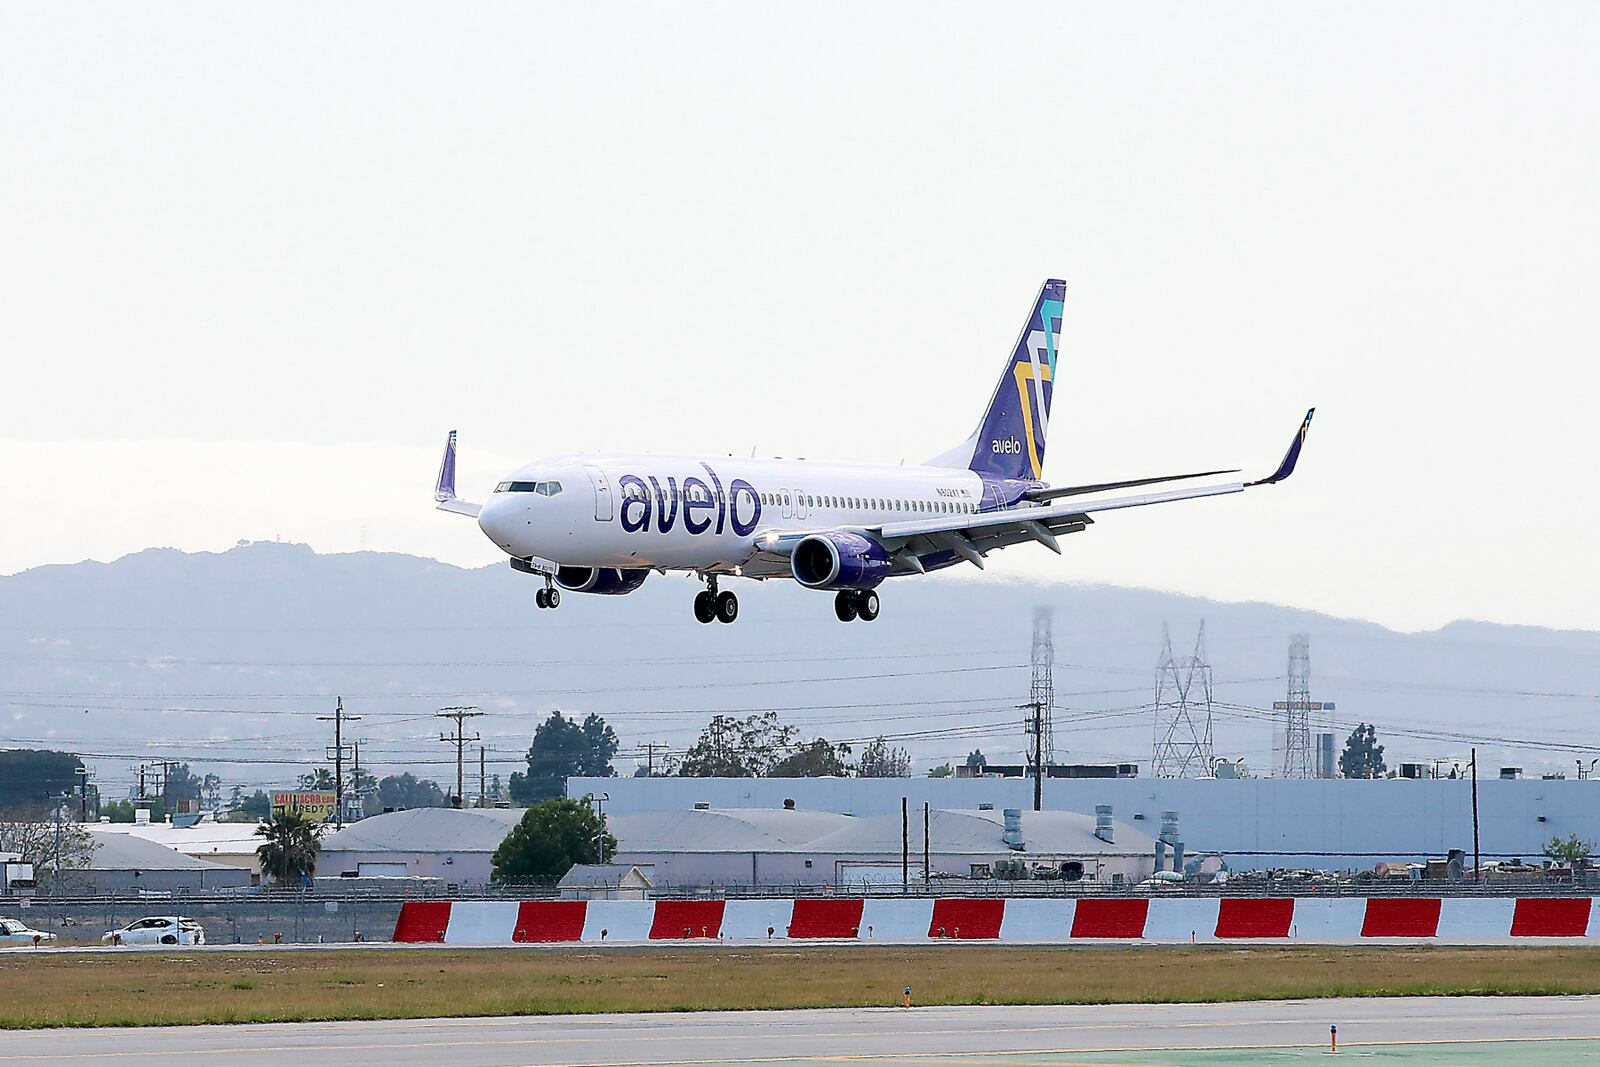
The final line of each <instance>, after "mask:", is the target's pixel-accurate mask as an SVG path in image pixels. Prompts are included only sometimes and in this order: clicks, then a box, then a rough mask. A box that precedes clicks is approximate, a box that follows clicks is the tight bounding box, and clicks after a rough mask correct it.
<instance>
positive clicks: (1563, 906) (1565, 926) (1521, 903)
mask: <svg viewBox="0 0 1600 1067" xmlns="http://www.w3.org/2000/svg"><path fill="white" fill-rule="evenodd" d="M1588 932H1589V898H1588V897H1519V898H1517V910H1516V911H1514V912H1512V913H1511V936H1512V937H1582V936H1583V935H1584V934H1586V933H1588Z"/></svg>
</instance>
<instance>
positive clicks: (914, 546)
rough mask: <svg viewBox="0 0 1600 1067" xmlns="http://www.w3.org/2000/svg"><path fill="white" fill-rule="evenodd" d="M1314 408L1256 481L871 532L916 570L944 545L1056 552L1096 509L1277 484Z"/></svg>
mask: <svg viewBox="0 0 1600 1067" xmlns="http://www.w3.org/2000/svg"><path fill="white" fill-rule="evenodd" d="M1315 413H1316V409H1315V408H1312V409H1311V410H1310V411H1308V412H1306V417H1305V419H1304V420H1303V421H1302V422H1301V423H1300V429H1299V430H1297V431H1296V432H1295V436H1294V439H1293V440H1292V441H1291V442H1290V444H1289V450H1288V451H1287V452H1285V453H1284V456H1283V459H1282V461H1281V462H1279V464H1278V467H1277V469H1276V470H1275V471H1273V472H1272V473H1271V474H1270V475H1268V476H1267V477H1265V478H1257V479H1256V480H1254V481H1249V482H1223V483H1220V484H1217V485H1199V486H1192V487H1189V488H1186V489H1168V490H1164V491H1162V492H1158V493H1141V494H1139V495H1137V496H1121V497H1108V498H1105V499H1101V500H1086V501H1081V502H1080V501H1074V502H1073V503H1070V504H1044V505H1034V504H1028V505H1023V506H1021V507H1013V508H1007V509H1005V510H1004V511H988V512H980V513H978V514H975V515H960V516H949V517H946V516H941V517H940V518H937V519H919V520H916V521H913V522H892V523H885V524H884V525H882V526H873V527H868V528H867V529H866V532H867V533H868V534H869V535H870V536H872V537H874V538H876V539H877V540H878V541H879V543H881V544H882V545H883V547H884V548H886V549H888V550H889V552H891V553H892V554H894V555H895V556H896V557H897V559H898V561H899V562H901V563H902V564H904V565H905V566H907V567H909V568H910V569H912V570H921V569H922V562H921V558H920V557H922V556H925V555H928V554H930V553H933V552H939V551H952V552H954V553H955V554H956V555H958V556H960V557H961V558H963V559H965V560H967V561H968V562H970V563H972V564H973V565H975V566H977V567H980V568H981V567H982V566H983V556H984V554H985V553H986V552H989V551H991V550H993V549H996V548H1005V547H1007V546H1008V545H1014V544H1018V543H1021V542H1023V541H1037V542H1039V543H1040V544H1042V545H1044V546H1045V547H1047V548H1049V549H1050V550H1051V551H1053V552H1060V551H1061V545H1060V543H1059V540H1058V539H1059V538H1060V537H1061V536H1062V535H1063V534H1070V533H1078V532H1079V531H1081V530H1084V529H1087V528H1088V527H1089V526H1090V525H1091V524H1092V523H1093V522H1094V519H1093V517H1092V516H1093V515H1094V514H1095V513H1096V512H1101V511H1120V510H1122V509H1125V508H1142V507H1146V506H1148V505H1151V504H1171V503H1174V502H1176V501H1179V500H1194V499H1197V498H1199V497H1208V496H1223V495H1226V494H1228V493H1242V492H1244V491H1245V490H1246V489H1248V488H1250V487H1252V486H1257V485H1272V484H1275V483H1277V482H1281V481H1283V480H1284V479H1285V478H1288V477H1289V475H1291V474H1293V473H1294V468H1295V464H1296V463H1298V462H1299V460H1300V450H1301V448H1302V446H1303V445H1304V444H1305V439H1306V432H1307V431H1308V430H1309V429H1310V428H1311V416H1312V415H1314V414H1315ZM1218 473H1232V472H1218ZM1160 480H1167V479H1165V478H1163V479H1160ZM1132 484H1135V485H1137V484H1139V483H1138V482H1134V483H1132Z"/></svg>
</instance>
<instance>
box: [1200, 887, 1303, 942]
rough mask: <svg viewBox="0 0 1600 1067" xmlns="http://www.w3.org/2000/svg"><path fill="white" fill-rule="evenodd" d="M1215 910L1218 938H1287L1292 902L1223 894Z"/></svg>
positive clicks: (1291, 915) (1292, 915) (1290, 900)
mask: <svg viewBox="0 0 1600 1067" xmlns="http://www.w3.org/2000/svg"><path fill="white" fill-rule="evenodd" d="M1221 904H1222V907H1221V908H1220V909H1218V911H1217V936H1218V937H1288V936H1289V925H1290V923H1292V922H1293V921H1294V901H1293V900H1292V899H1284V900H1251V899H1240V898H1233V897H1224V898H1223V899H1222V901H1221Z"/></svg>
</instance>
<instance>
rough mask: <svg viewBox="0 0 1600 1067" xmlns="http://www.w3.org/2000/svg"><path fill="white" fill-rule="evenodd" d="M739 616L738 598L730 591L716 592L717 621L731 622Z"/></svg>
mask: <svg viewBox="0 0 1600 1067" xmlns="http://www.w3.org/2000/svg"><path fill="white" fill-rule="evenodd" d="M738 617H739V598H738V597H736V596H734V595H733V593H731V592H723V593H718V594H717V621H718V622H732V621H733V620H734V619H737V618H738Z"/></svg>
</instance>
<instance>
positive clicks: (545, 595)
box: [533, 578, 561, 608]
mask: <svg viewBox="0 0 1600 1067" xmlns="http://www.w3.org/2000/svg"><path fill="white" fill-rule="evenodd" d="M533 602H534V603H535V604H537V605H538V606H539V607H541V608H559V607H560V606H561V590H559V589H557V588H556V587H555V586H554V585H552V584H550V580H549V579H548V578H547V579H545V586H544V588H543V589H541V590H539V591H538V592H537V593H535V594H533Z"/></svg>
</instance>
